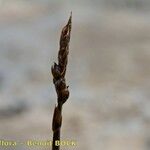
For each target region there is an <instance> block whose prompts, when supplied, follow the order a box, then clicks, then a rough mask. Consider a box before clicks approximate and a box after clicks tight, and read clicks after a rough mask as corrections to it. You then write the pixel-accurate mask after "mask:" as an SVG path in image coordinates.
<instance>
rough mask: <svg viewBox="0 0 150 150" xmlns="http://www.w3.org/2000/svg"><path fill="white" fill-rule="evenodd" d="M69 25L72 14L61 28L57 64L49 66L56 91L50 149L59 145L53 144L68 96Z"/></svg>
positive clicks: (58, 135)
mask: <svg viewBox="0 0 150 150" xmlns="http://www.w3.org/2000/svg"><path fill="white" fill-rule="evenodd" d="M71 25H72V14H71V15H70V18H69V20H68V23H67V25H66V26H65V27H64V28H63V29H62V32H61V36H60V43H59V44H60V49H59V52H58V64H57V63H54V65H53V66H52V68H51V72H52V75H53V83H54V85H55V89H56V93H57V105H56V106H55V109H54V114H53V121H52V130H53V144H52V150H59V149H60V146H57V145H56V144H55V142H56V141H60V131H61V125H62V107H63V104H64V103H65V102H66V100H67V99H68V98H69V90H68V87H69V86H67V85H66V79H65V74H66V69H67V63H68V54H69V42H70V34H71Z"/></svg>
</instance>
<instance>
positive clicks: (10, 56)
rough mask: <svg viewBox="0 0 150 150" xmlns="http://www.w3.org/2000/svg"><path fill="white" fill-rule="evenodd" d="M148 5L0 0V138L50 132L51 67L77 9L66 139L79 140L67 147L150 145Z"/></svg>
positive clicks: (92, 149)
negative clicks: (70, 19) (70, 18)
mask: <svg viewBox="0 0 150 150" xmlns="http://www.w3.org/2000/svg"><path fill="white" fill-rule="evenodd" d="M149 8H150V2H149V1H148V0H132V1H131V0H130V1H129V0H120V1H119V0H112V1H111V0H107V1H102V0H100V1H98V0H94V1H89V0H83V1H79V0H76V1H69V0H66V1H58V0H55V1H54V0H53V1H52V0H1V1H0V139H8V140H17V141H18V140H19V141H25V140H28V139H35V140H42V139H43V140H45V139H51V138H52V131H51V120H52V114H53V109H54V106H55V103H56V93H55V90H54V86H53V84H52V76H51V73H50V68H51V64H52V63H53V61H56V58H57V51H58V48H59V45H58V44H59V36H60V31H61V29H62V27H63V26H64V25H65V23H66V22H67V19H68V17H69V13H70V11H73V30H72V38H71V43H70V54H69V66H68V70H67V82H68V84H69V85H70V92H71V95H70V98H69V100H68V102H67V103H65V105H64V109H63V126H62V138H63V139H75V140H76V141H77V142H78V146H77V147H75V148H73V147H66V148H62V149H67V150H68V149H78V150H97V149H105V150H149V149H150V130H149V129H150V91H149V89H150V18H149V16H150V11H149ZM1 149H4V148H3V147H0V150H1ZM8 149H9V148H8ZM10 149H12V148H10ZM15 149H16V150H24V149H25V150H27V149H30V148H29V147H26V146H22V145H20V146H17V147H15ZM31 149H36V150H37V149H46V148H45V147H44V148H40V147H34V148H31ZM48 149H49V148H48Z"/></svg>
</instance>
